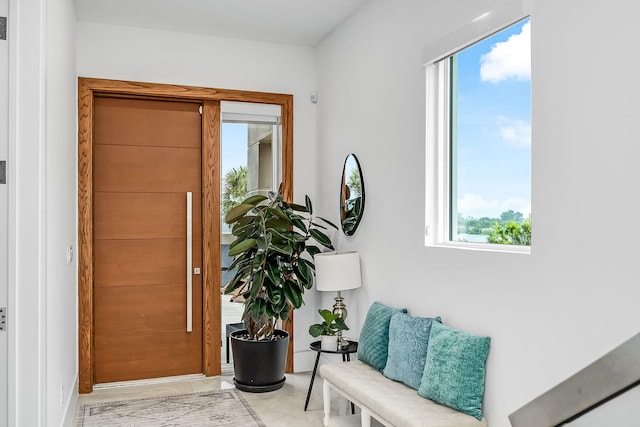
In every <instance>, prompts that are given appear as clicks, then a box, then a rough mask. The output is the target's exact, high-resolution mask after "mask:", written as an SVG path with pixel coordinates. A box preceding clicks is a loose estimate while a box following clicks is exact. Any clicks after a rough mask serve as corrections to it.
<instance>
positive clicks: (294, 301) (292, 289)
mask: <svg viewBox="0 0 640 427" xmlns="http://www.w3.org/2000/svg"><path fill="white" fill-rule="evenodd" d="M282 290H283V291H284V296H285V297H287V299H288V300H289V302H290V303H291V305H292V306H293V308H300V307H301V306H302V295H301V293H300V291H299V290H298V287H297V286H296V285H295V283H292V282H290V281H287V282H284V283H283V284H282Z"/></svg>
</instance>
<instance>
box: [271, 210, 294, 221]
mask: <svg viewBox="0 0 640 427" xmlns="http://www.w3.org/2000/svg"><path fill="white" fill-rule="evenodd" d="M267 212H269V213H270V214H272V215H275V216H277V217H278V218H280V219H282V220H283V221H287V222H289V217H287V216H286V215H285V214H284V212H282V211H281V210H279V209H275V208H267Z"/></svg>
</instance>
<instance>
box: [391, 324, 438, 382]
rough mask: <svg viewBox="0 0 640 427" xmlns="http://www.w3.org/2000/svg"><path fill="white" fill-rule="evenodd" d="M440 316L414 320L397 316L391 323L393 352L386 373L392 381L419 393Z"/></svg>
mask: <svg viewBox="0 0 640 427" xmlns="http://www.w3.org/2000/svg"><path fill="white" fill-rule="evenodd" d="M441 321H442V320H441V319H440V317H436V318H433V319H432V318H429V317H411V316H409V315H408V314H406V313H394V315H393V316H391V322H390V323H389V353H388V357H387V365H386V366H385V367H384V371H382V373H383V374H384V376H385V377H387V378H391V379H392V380H396V381H401V382H403V383H405V384H406V385H408V386H409V387H412V388H415V389H416V390H417V389H418V387H420V380H422V375H423V373H424V363H425V361H426V359H427V345H428V343H429V334H430V333H431V323H432V322H441Z"/></svg>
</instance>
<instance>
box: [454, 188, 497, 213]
mask: <svg viewBox="0 0 640 427" xmlns="http://www.w3.org/2000/svg"><path fill="white" fill-rule="evenodd" d="M498 206H499V202H498V201H497V200H485V199H484V197H482V196H481V195H479V194H471V193H465V194H464V195H463V196H462V197H459V198H458V212H460V213H462V214H463V215H464V216H473V217H482V216H485V215H487V214H488V212H493V211H495V210H496V208H497V207H498Z"/></svg>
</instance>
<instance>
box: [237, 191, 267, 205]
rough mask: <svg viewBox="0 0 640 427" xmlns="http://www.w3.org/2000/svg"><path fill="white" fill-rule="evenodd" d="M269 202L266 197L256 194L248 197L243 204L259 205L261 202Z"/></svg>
mask: <svg viewBox="0 0 640 427" xmlns="http://www.w3.org/2000/svg"><path fill="white" fill-rule="evenodd" d="M265 200H267V197H266V196H262V195H260V194H256V195H255V196H251V197H248V198H247V199H245V200H244V201H243V202H242V203H243V204H247V205H254V206H255V205H257V204H258V203H260V202H263V201H265Z"/></svg>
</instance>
